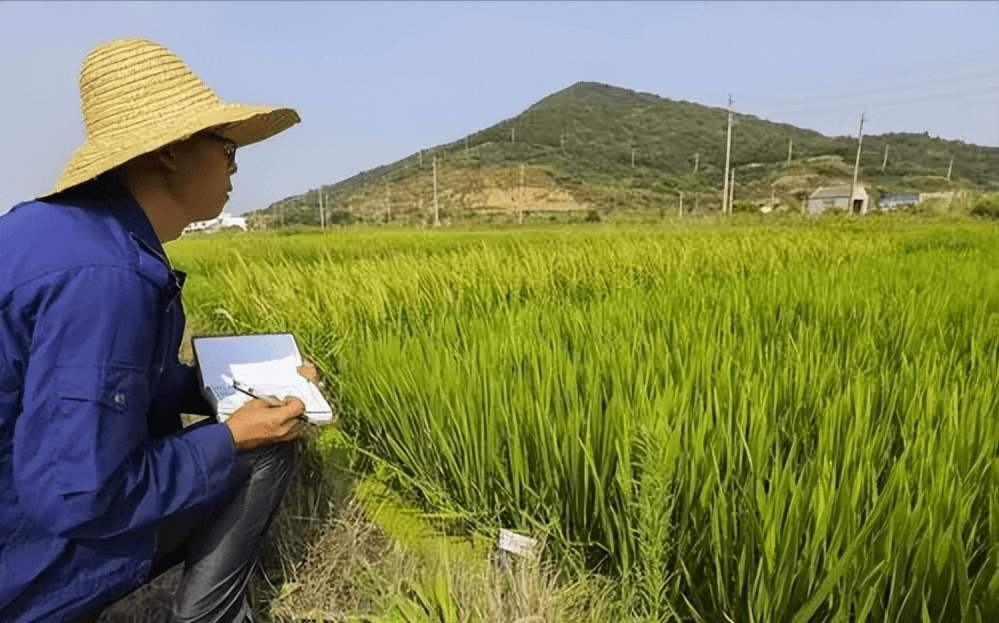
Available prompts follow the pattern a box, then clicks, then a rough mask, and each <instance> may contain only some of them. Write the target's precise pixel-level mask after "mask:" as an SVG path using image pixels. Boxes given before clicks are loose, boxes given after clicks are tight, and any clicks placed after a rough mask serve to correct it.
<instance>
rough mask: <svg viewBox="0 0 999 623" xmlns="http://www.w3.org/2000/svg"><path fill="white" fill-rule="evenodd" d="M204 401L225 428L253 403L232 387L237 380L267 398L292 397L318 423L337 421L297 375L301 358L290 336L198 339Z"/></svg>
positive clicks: (196, 351) (196, 348)
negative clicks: (243, 407) (247, 405)
mask: <svg viewBox="0 0 999 623" xmlns="http://www.w3.org/2000/svg"><path fill="white" fill-rule="evenodd" d="M191 344H192V346H193V348H194V357H195V360H196V361H197V364H198V373H199V375H200V377H201V388H202V393H203V394H204V396H205V398H206V399H207V400H208V402H209V403H211V405H212V407H214V408H215V412H216V413H217V414H218V418H219V421H221V422H224V421H225V420H226V419H228V417H229V416H230V415H231V414H232V413H233V412H234V411H235V410H237V409H239V408H240V407H242V406H243V405H244V404H246V403H247V402H249V401H250V400H253V398H251V397H250V396H248V395H247V394H245V393H243V392H240V391H237V390H236V389H235V388H234V387H233V384H232V382H233V380H235V381H237V382H239V383H240V384H242V386H246V387H248V388H251V389H252V390H253V393H255V394H257V395H263V396H274V397H275V398H278V399H283V398H286V397H288V396H294V397H296V398H298V399H300V400H301V401H302V402H303V403H305V416H306V418H307V419H308V420H309V421H311V422H314V423H317V424H323V423H328V422H331V421H333V409H332V408H331V407H330V405H329V403H328V402H326V399H325V398H324V397H323V395H322V392H320V391H319V388H318V387H316V386H315V385H314V384H313V383H311V382H310V381H309V380H308V379H306V378H305V377H303V376H302V375H301V374H299V373H298V367H299V366H301V365H302V363H303V360H302V354H301V352H299V350H298V343H297V342H295V336H293V335H292V334H290V333H267V334H260V335H227V336H220V337H196V338H194V339H192V340H191Z"/></svg>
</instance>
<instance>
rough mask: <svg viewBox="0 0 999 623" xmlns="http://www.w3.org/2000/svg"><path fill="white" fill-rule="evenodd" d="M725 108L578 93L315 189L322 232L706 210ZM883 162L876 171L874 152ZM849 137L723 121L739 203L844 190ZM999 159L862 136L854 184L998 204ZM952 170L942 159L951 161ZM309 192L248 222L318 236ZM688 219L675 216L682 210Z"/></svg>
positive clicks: (591, 89)
mask: <svg viewBox="0 0 999 623" xmlns="http://www.w3.org/2000/svg"><path fill="white" fill-rule="evenodd" d="M727 115H728V112H727V110H726V109H723V108H717V107H708V106H703V105H700V104H695V103H691V102H686V101H675V100H670V99H667V98H664V97H660V96H658V95H653V94H650V93H639V92H635V91H631V90H628V89H623V88H619V87H613V86H609V85H605V84H599V83H594V82H579V83H576V84H574V85H572V86H570V87H568V88H566V89H564V90H562V91H559V92H557V93H553V94H552V95H549V96H548V97H545V98H544V99H542V100H540V101H539V102H537V103H536V104H534V105H532V106H531V107H529V108H528V109H527V110H525V111H524V112H522V113H521V114H519V115H517V116H516V117H513V118H511V119H506V120H504V121H501V122H499V123H497V124H495V125H493V126H492V127H489V128H486V129H485V130H482V131H479V132H476V133H474V134H470V135H469V136H467V137H465V138H463V139H461V140H458V141H455V142H453V143H448V144H444V145H438V146H436V147H433V148H430V149H426V150H421V151H420V152H418V153H416V154H413V155H411V156H409V157H407V158H404V159H402V160H399V161H397V162H394V163H391V164H386V165H383V166H380V167H377V168H375V169H371V170H369V171H364V172H362V173H359V174H357V175H355V176H353V177H350V178H348V179H345V180H342V181H340V182H336V183H334V184H330V185H324V186H323V187H322V188H321V191H322V196H323V203H324V206H325V215H326V217H327V219H329V221H330V222H339V223H344V222H353V221H354V220H356V219H363V220H372V219H378V220H404V221H405V222H412V223H418V222H426V221H427V220H428V219H431V218H432V216H431V214H432V213H433V209H434V197H435V193H434V161H435V159H436V161H437V172H436V183H437V192H436V198H437V210H438V216H439V218H441V219H455V218H462V217H466V216H470V215H477V214H478V215H485V214H492V213H510V212H511V211H515V210H517V209H518V208H521V207H522V208H523V209H525V210H528V211H546V212H558V211H571V210H586V211H594V210H596V211H600V210H614V209H635V208H637V209H642V208H651V209H656V208H658V209H660V210H665V209H667V208H672V207H673V206H675V205H676V204H677V201H678V197H679V194H680V193H681V192H682V193H684V195H685V196H686V197H687V201H688V204H687V205H688V206H690V201H691V198H694V199H693V201H696V204H695V205H697V208H696V209H697V210H699V211H710V210H712V209H717V207H718V206H719V205H720V202H721V194H722V187H723V185H724V180H723V178H724V170H725V151H726V133H727ZM886 151H887V158H885V153H886ZM856 152H857V140H856V137H849V136H841V137H827V136H824V135H822V134H820V133H819V132H815V131H813V130H807V129H801V128H796V127H794V126H791V125H788V124H784V123H777V122H773V121H769V120H764V119H759V118H758V117H755V116H752V115H743V114H738V113H734V114H733V127H732V151H731V158H730V165H731V167H732V168H733V169H734V171H735V184H736V187H735V194H736V201H737V202H738V201H740V200H741V201H755V202H771V201H772V202H774V203H780V204H785V205H800V203H801V202H802V201H803V200H804V199H805V197H807V195H808V193H810V192H811V191H812V190H814V189H815V188H816V187H817V186H819V185H826V184H831V183H842V182H846V183H849V182H850V181H851V180H852V176H853V167H854V160H855V158H856ZM997 156H999V150H997V149H996V148H991V147H981V146H976V145H969V144H966V143H964V142H962V141H947V140H943V139H939V138H932V137H930V136H929V135H928V134H927V133H923V134H895V133H892V134H884V135H880V136H865V137H864V141H863V149H862V153H861V158H860V171H859V181H860V183H861V184H863V185H864V186H865V187H867V188H868V192H869V193H870V192H871V191H874V193H875V195H879V194H883V193H905V192H941V191H952V190H959V189H961V188H967V189H972V190H977V191H982V192H996V191H999V157H997ZM952 159H953V160H952ZM317 190H319V189H312V190H310V191H308V192H305V193H303V194H301V195H296V196H293V197H288V198H286V199H283V200H281V201H278V202H276V203H274V204H272V205H271V206H269V207H268V208H266V209H264V210H260V211H257V212H252V213H249V214H248V215H247V217H248V218H249V220H250V221H251V223H252V222H254V221H255V222H257V223H268V222H269V223H283V224H290V223H308V224H318V223H319V219H320V213H319V194H318V192H317ZM689 209H690V208H689V207H688V208H685V210H689Z"/></svg>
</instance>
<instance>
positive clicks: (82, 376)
mask: <svg viewBox="0 0 999 623" xmlns="http://www.w3.org/2000/svg"><path fill="white" fill-rule="evenodd" d="M56 377H57V379H58V390H57V391H58V394H59V410H60V413H59V415H60V421H59V424H58V426H57V427H56V428H55V431H53V432H55V436H56V437H57V438H58V444H59V450H60V455H61V456H60V457H59V459H58V460H59V465H60V467H61V469H60V470H59V471H60V478H59V480H60V481H61V482H62V483H63V486H64V487H65V488H64V489H63V491H62V493H73V492H86V491H97V490H99V489H100V488H101V487H102V486H104V485H105V484H107V483H108V481H109V479H110V478H111V475H112V474H113V473H114V472H115V470H116V469H117V468H118V467H119V466H120V465H121V463H122V462H123V461H124V460H125V458H126V457H127V456H128V455H129V454H131V453H132V452H133V451H134V450H135V449H136V448H137V447H138V446H139V445H140V444H142V443H143V442H145V441H146V439H147V438H148V430H147V425H146V412H147V411H148V410H149V404H150V399H151V398H150V389H149V380H148V377H147V376H146V371H145V370H142V369H137V368H132V367H125V366H107V367H104V368H96V367H82V366H57V368H56Z"/></svg>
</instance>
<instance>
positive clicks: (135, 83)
mask: <svg viewBox="0 0 999 623" xmlns="http://www.w3.org/2000/svg"><path fill="white" fill-rule="evenodd" d="M80 99H81V105H82V109H83V116H84V122H85V124H86V127H87V140H86V141H85V142H84V144H83V145H81V146H80V147H79V148H78V149H77V150H76V151H75V152H73V155H72V157H71V158H70V160H69V162H68V163H67V164H66V166H65V168H64V169H63V172H62V174H61V175H60V177H59V180H58V181H57V182H56V185H55V187H54V188H53V189H52V190H51V191H49V193H48V194H50V195H51V194H55V193H58V192H62V191H63V190H66V189H68V188H72V187H73V186H76V185H78V184H82V183H84V182H87V181H89V180H91V179H93V178H95V177H97V176H98V175H100V174H102V173H105V172H107V171H110V170H111V169H113V168H115V167H117V166H119V165H122V164H124V163H126V162H128V161H129V160H131V159H133V158H135V157H137V156H140V155H142V154H145V153H149V152H151V151H154V150H156V149H159V148H160V147H163V146H164V145H168V144H170V143H173V142H176V141H180V140H183V139H186V138H189V137H190V136H192V135H194V134H195V133H197V132H200V131H202V130H205V129H208V128H214V129H215V130H214V131H215V132H217V133H218V134H220V135H222V136H225V137H226V138H228V139H230V140H232V141H233V142H234V143H236V145H237V146H238V147H243V146H246V145H250V144H252V143H256V142H259V141H262V140H264V139H266V138H270V137H271V136H274V135H275V134H277V133H279V132H282V131H284V130H286V129H288V128H289V127H291V126H292V125H294V124H296V123H298V122H299V121H301V118H300V117H299V116H298V113H297V112H295V111H294V110H292V109H291V108H277V107H270V106H253V105H247V104H232V103H227V102H224V101H222V100H221V99H220V98H219V97H218V96H217V95H216V94H215V93H214V92H213V91H212V90H211V89H210V88H209V87H208V86H207V85H205V84H204V83H203V82H202V81H201V80H200V79H199V78H198V77H197V76H196V75H194V73H193V72H192V71H191V70H190V69H189V68H188V67H187V65H185V64H184V62H183V61H181V60H180V58H178V57H177V56H176V55H175V54H173V53H172V52H170V51H169V50H167V49H166V48H164V47H162V46H160V45H158V44H155V43H153V42H150V41H146V40H144V39H124V40H120V41H115V42H112V43H110V44H107V45H104V46H99V47H98V48H96V49H95V50H94V51H93V52H91V54H90V55H89V56H88V57H87V59H86V60H85V61H84V65H83V68H82V69H81V71H80Z"/></svg>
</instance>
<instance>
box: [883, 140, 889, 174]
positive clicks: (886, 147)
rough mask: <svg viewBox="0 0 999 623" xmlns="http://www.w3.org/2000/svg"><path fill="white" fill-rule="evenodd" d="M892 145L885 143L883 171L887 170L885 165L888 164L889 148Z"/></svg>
mask: <svg viewBox="0 0 999 623" xmlns="http://www.w3.org/2000/svg"><path fill="white" fill-rule="evenodd" d="M889 147H891V145H885V159H884V160H882V161H881V172H882V173H884V172H885V167H886V166H888V148H889Z"/></svg>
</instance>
